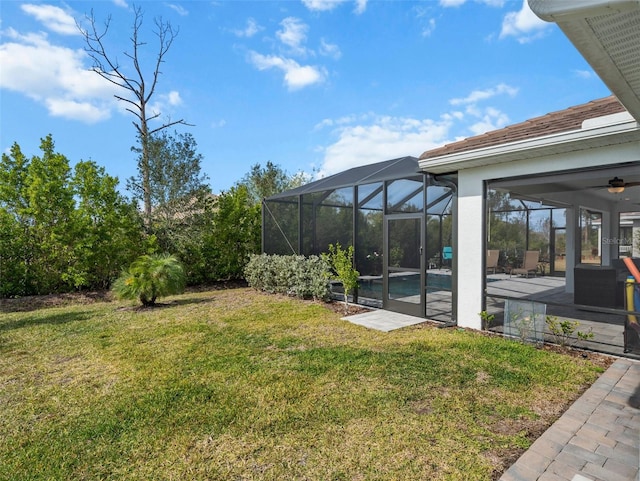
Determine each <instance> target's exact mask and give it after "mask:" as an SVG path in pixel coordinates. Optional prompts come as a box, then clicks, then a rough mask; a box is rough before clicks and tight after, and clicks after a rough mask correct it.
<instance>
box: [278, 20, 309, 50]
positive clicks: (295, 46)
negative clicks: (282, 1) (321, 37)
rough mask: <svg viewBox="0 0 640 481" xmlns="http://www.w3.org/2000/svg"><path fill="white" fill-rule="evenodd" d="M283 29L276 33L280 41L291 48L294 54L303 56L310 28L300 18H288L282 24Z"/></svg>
mask: <svg viewBox="0 0 640 481" xmlns="http://www.w3.org/2000/svg"><path fill="white" fill-rule="evenodd" d="M280 25H282V29H281V30H278V31H277V32H276V36H277V37H278V40H280V41H281V42H282V43H283V44H285V45H286V46H288V47H290V48H291V50H292V51H293V53H295V54H299V55H302V54H304V53H305V48H304V47H303V46H302V44H303V43H304V42H306V40H307V31H308V30H309V26H308V25H307V24H305V23H303V22H302V20H300V19H299V18H295V17H287V18H285V19H284V20H283V21H282V22H280Z"/></svg>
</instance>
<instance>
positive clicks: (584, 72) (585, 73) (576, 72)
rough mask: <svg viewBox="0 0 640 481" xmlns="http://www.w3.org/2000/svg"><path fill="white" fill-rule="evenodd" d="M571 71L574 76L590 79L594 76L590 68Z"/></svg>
mask: <svg viewBox="0 0 640 481" xmlns="http://www.w3.org/2000/svg"><path fill="white" fill-rule="evenodd" d="M573 73H574V75H575V76H576V77H580V78H582V79H590V78H594V77H595V74H594V73H593V71H592V70H574V71H573Z"/></svg>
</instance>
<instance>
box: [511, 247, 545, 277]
mask: <svg viewBox="0 0 640 481" xmlns="http://www.w3.org/2000/svg"><path fill="white" fill-rule="evenodd" d="M539 260H540V252H539V251H526V252H525V253H524V262H523V263H522V267H516V268H515V269H511V275H514V274H522V275H524V276H527V277H529V274H533V275H534V276H535V275H536V273H537V272H538V261H539Z"/></svg>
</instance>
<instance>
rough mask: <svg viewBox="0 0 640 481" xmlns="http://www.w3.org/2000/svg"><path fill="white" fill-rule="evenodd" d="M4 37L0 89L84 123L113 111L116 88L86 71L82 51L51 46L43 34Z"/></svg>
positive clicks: (11, 32) (9, 33)
mask: <svg viewBox="0 0 640 481" xmlns="http://www.w3.org/2000/svg"><path fill="white" fill-rule="evenodd" d="M4 34H5V35H6V36H7V37H8V38H10V39H11V40H12V41H9V42H5V43H3V44H1V45H0V64H1V65H2V76H0V88H6V89H9V90H13V91H15V92H19V93H22V94H23V95H25V96H27V97H29V98H31V99H33V100H34V101H36V102H38V103H40V104H42V105H44V106H45V107H46V108H47V109H48V111H49V113H50V114H51V115H53V116H56V117H63V118H68V119H74V120H80V121H83V122H87V123H94V122H97V121H99V120H103V119H106V118H108V117H109V116H110V115H111V111H112V110H113V109H114V108H116V107H115V105H116V100H115V99H114V98H113V94H114V92H115V91H116V87H115V86H113V85H111V84H110V83H109V82H106V81H105V80H104V79H102V78H100V76H99V75H98V74H96V73H94V72H91V71H89V70H87V69H86V67H85V66H84V61H85V60H86V59H87V55H86V53H85V52H84V50H82V49H78V50H72V49H69V48H66V47H61V46H56V45H53V44H51V43H50V42H49V40H48V39H47V36H46V35H45V34H33V33H32V34H27V35H20V34H19V33H18V32H16V31H15V30H14V29H8V30H7V31H5V32H4Z"/></svg>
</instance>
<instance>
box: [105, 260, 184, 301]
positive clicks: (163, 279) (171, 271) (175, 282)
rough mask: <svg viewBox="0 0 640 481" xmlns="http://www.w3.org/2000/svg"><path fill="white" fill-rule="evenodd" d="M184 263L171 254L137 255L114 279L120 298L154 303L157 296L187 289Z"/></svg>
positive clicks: (116, 292) (116, 294)
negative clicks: (185, 287)
mask: <svg viewBox="0 0 640 481" xmlns="http://www.w3.org/2000/svg"><path fill="white" fill-rule="evenodd" d="M184 285H185V274H184V268H183V267H182V264H180V262H179V261H178V259H177V258H176V257H175V256H171V255H157V254H156V255H144V256H141V257H139V258H138V259H136V260H135V261H134V262H133V263H132V264H131V266H129V269H128V270H126V271H124V272H123V273H122V274H121V275H120V277H118V279H116V281H115V282H114V283H113V292H114V294H115V296H116V297H117V298H119V299H139V300H140V302H141V303H142V305H143V306H145V307H148V306H153V305H154V304H155V302H156V299H157V298H158V297H164V296H169V295H172V294H180V293H181V292H183V291H184Z"/></svg>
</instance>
